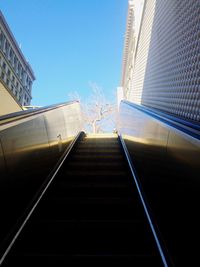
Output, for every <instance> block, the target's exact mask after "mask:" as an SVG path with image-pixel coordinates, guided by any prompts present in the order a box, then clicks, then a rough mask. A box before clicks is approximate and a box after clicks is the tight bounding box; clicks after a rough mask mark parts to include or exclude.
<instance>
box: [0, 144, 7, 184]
mask: <svg viewBox="0 0 200 267" xmlns="http://www.w3.org/2000/svg"><path fill="white" fill-rule="evenodd" d="M5 170H6V165H5V160H4V154H3V149H2V145H1V140H0V177H1V179H5Z"/></svg>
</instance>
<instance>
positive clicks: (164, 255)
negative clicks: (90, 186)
mask: <svg viewBox="0 0 200 267" xmlns="http://www.w3.org/2000/svg"><path fill="white" fill-rule="evenodd" d="M118 138H119V141H120V143H121V147H122V149H123V152H124V154H125V157H126V160H127V162H128V165H129V168H130V171H131V174H132V177H133V180H134V183H135V185H136V188H137V192H138V194H139V197H140V200H141V203H142V206H143V209H144V212H145V215H146V218H147V220H148V223H149V226H150V228H151V231H152V234H153V237H154V240H155V243H156V245H157V248H158V251H159V254H160V257H161V259H162V262H163V266H164V267H168V266H172V265H173V264H172V260H171V257H170V256H169V255H168V253H167V249H166V248H165V247H164V245H163V244H162V242H161V241H160V238H159V237H158V236H159V235H158V231H157V227H155V225H154V223H153V219H152V215H151V212H150V210H149V207H148V205H147V203H146V200H145V199H146V198H145V196H144V192H143V190H142V187H141V185H140V183H139V179H138V177H137V174H136V171H135V170H134V167H133V163H132V160H131V157H130V154H129V152H128V149H127V147H126V144H125V142H124V140H123V138H122V135H121V134H120V133H118Z"/></svg>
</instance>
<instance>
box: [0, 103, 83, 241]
mask: <svg viewBox="0 0 200 267" xmlns="http://www.w3.org/2000/svg"><path fill="white" fill-rule="evenodd" d="M77 112H78V114H77ZM68 118H69V119H68ZM77 118H79V119H80V118H81V114H80V107H79V103H77V102H75V103H70V104H69V105H65V106H64V105H61V106H58V108H55V106H54V107H53V109H52V110H51V109H49V108H47V110H45V109H44V110H42V111H41V112H39V113H38V114H33V115H32V116H28V117H22V118H19V117H18V120H16V121H15V120H11V121H10V122H8V123H6V124H5V123H3V124H2V125H0V140H1V145H2V147H1V145H0V174H1V176H0V210H1V218H2V219H1V220H0V244H1V242H3V240H4V238H5V237H6V235H7V234H8V232H9V231H10V229H11V228H12V227H13V226H14V225H15V223H16V222H17V220H18V218H19V217H20V216H21V214H22V213H23V212H24V210H25V209H26V207H27V205H28V203H29V202H30V201H31V199H32V198H33V196H34V195H35V193H36V192H37V190H38V189H39V187H40V186H41V184H42V183H43V182H44V180H45V179H46V177H47V175H48V174H49V173H50V171H51V170H52V168H53V167H54V166H55V164H56V163H57V161H58V159H59V158H60V156H61V155H62V154H63V152H64V150H65V149H66V148H67V146H68V145H69V144H70V142H71V141H72V140H73V138H74V137H75V136H76V135H77V133H78V132H79V131H80V130H81V129H82V125H81V120H79V119H77ZM73 119H74V121H73ZM4 159H5V160H4ZM2 174H5V175H4V178H3V175H2Z"/></svg>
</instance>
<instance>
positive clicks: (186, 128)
mask: <svg viewBox="0 0 200 267" xmlns="http://www.w3.org/2000/svg"><path fill="white" fill-rule="evenodd" d="M163 115H164V114H161V113H156V112H155V111H152V110H149V109H146V108H145V107H141V106H137V105H135V104H132V103H130V102H127V101H122V102H121V105H120V112H119V125H118V130H119V132H120V133H121V135H122V137H123V139H124V141H125V143H126V146H127V148H128V151H129V154H130V156H131V158H132V161H133V164H134V168H135V170H136V173H137V174H138V177H139V183H140V185H141V187H142V189H143V192H144V195H145V199H146V201H147V203H148V205H149V207H150V210H151V212H152V215H153V218H154V223H155V224H156V225H157V227H158V229H159V231H160V236H161V237H162V239H163V242H164V243H165V245H166V247H167V249H168V250H169V254H170V256H171V258H172V262H174V265H175V266H195V262H197V260H198V246H196V244H198V243H199V238H200V229H199V225H200V219H199V214H198V210H199V203H200V130H199V125H198V124H194V125H193V123H192V122H189V123H187V122H185V123H184V122H183V123H181V121H180V120H178V119H177V118H174V119H173V117H171V118H170V117H169V116H167V115H166V117H165V116H163Z"/></svg>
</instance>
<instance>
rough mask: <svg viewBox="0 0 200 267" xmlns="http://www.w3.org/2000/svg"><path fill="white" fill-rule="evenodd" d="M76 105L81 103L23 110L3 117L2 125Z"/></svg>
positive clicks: (0, 119) (1, 119) (0, 123)
mask: <svg viewBox="0 0 200 267" xmlns="http://www.w3.org/2000/svg"><path fill="white" fill-rule="evenodd" d="M74 103H79V101H68V102H65V103H60V104H54V105H49V106H45V107H40V108H35V109H29V110H22V111H19V112H14V113H10V114H7V115H3V116H0V125H3V124H6V123H10V122H13V121H17V120H20V119H24V118H26V117H30V116H33V115H37V114H41V113H43V112H47V111H49V110H54V109H57V108H60V107H64V106H68V105H71V104H74Z"/></svg>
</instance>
